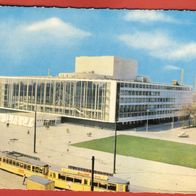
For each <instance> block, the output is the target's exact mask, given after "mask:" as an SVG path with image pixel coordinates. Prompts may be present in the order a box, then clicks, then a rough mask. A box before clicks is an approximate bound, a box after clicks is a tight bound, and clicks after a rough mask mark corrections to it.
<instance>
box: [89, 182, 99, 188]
mask: <svg viewBox="0 0 196 196" xmlns="http://www.w3.org/2000/svg"><path fill="white" fill-rule="evenodd" d="M90 185H91V183H90ZM93 186H96V187H98V182H94V183H93Z"/></svg>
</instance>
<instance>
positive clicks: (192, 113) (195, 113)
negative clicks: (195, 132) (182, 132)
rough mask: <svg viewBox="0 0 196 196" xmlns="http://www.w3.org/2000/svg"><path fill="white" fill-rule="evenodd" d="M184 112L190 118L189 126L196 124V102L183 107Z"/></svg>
mask: <svg viewBox="0 0 196 196" xmlns="http://www.w3.org/2000/svg"><path fill="white" fill-rule="evenodd" d="M182 112H183V115H184V116H186V117H187V118H188V120H189V127H190V126H191V125H192V126H196V103H193V104H191V105H187V106H185V107H183V110H182Z"/></svg>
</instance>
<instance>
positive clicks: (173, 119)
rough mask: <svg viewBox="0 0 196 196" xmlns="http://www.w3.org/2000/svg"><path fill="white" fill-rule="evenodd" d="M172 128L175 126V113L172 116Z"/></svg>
mask: <svg viewBox="0 0 196 196" xmlns="http://www.w3.org/2000/svg"><path fill="white" fill-rule="evenodd" d="M171 128H172V129H173V128H174V114H173V116H172V122H171Z"/></svg>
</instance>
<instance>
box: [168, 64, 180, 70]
mask: <svg viewBox="0 0 196 196" xmlns="http://www.w3.org/2000/svg"><path fill="white" fill-rule="evenodd" d="M164 70H167V71H177V70H181V68H180V67H178V66H176V65H166V66H165V67H164Z"/></svg>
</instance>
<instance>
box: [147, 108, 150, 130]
mask: <svg viewBox="0 0 196 196" xmlns="http://www.w3.org/2000/svg"><path fill="white" fill-rule="evenodd" d="M149 111H150V110H146V112H147V115H146V132H148V112H149Z"/></svg>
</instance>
